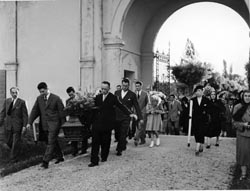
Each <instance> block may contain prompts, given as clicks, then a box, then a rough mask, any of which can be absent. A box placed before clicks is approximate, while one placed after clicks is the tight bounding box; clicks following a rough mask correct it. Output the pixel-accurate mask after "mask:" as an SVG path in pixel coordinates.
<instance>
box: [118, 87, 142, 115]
mask: <svg viewBox="0 0 250 191" xmlns="http://www.w3.org/2000/svg"><path fill="white" fill-rule="evenodd" d="M115 95H116V96H118V99H119V101H120V102H121V103H122V104H123V105H124V106H126V107H127V108H128V109H129V110H130V111H132V110H133V108H134V109H135V111H136V114H137V117H138V120H141V119H142V114H141V110H140V107H139V104H138V101H137V97H136V94H135V93H134V92H132V91H131V90H128V92H127V94H126V95H125V96H124V97H123V98H122V90H118V91H116V92H115ZM126 118H128V116H127V115H124V113H123V112H122V111H121V110H120V109H119V108H117V110H116V119H117V120H122V119H126Z"/></svg>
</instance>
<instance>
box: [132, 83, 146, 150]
mask: <svg viewBox="0 0 250 191" xmlns="http://www.w3.org/2000/svg"><path fill="white" fill-rule="evenodd" d="M142 86H143V84H142V82H141V81H137V82H135V89H136V96H137V100H138V103H139V107H140V110H141V113H142V117H143V124H142V125H140V124H138V123H137V128H136V135H135V142H134V144H135V146H137V145H138V142H139V139H140V140H141V142H140V143H139V144H145V143H146V141H145V138H146V132H145V130H146V121H147V114H146V106H147V104H148V102H149V99H148V94H147V92H146V91H144V90H142Z"/></svg>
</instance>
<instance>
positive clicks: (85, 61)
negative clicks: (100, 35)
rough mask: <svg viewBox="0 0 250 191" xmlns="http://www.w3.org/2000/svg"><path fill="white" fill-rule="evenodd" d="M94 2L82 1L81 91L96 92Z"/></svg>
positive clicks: (89, 0)
mask: <svg viewBox="0 0 250 191" xmlns="http://www.w3.org/2000/svg"><path fill="white" fill-rule="evenodd" d="M94 3H95V2H94V1H92V0H80V17H81V18H80V19H81V23H80V39H81V40H80V84H79V89H80V90H81V91H88V92H90V91H93V90H94V63H95V59H94Z"/></svg>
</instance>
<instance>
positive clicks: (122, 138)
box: [115, 78, 143, 156]
mask: <svg viewBox="0 0 250 191" xmlns="http://www.w3.org/2000/svg"><path fill="white" fill-rule="evenodd" d="M115 95H116V96H118V99H119V100H120V102H121V103H122V104H123V105H124V106H126V107H127V108H128V109H129V110H130V111H132V110H133V108H134V109H135V111H136V114H137V117H138V120H139V123H140V124H142V123H143V118H142V114H141V110H140V107H139V104H138V101H137V97H136V94H135V93H134V92H132V91H131V90H129V80H128V79H126V78H125V79H123V80H122V89H121V90H119V91H116V92H115ZM129 126H130V117H129V116H128V115H124V113H123V112H121V110H119V108H117V110H116V127H115V128H116V130H117V131H118V144H117V147H116V151H117V154H116V155H117V156H121V155H122V151H124V150H126V144H127V140H126V137H127V133H128V129H129Z"/></svg>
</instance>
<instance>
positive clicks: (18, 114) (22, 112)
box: [0, 98, 28, 132]
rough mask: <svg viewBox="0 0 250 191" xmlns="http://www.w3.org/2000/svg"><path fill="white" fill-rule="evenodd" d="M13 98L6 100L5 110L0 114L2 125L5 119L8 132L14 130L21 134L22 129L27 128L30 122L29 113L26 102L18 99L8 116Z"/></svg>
mask: <svg viewBox="0 0 250 191" xmlns="http://www.w3.org/2000/svg"><path fill="white" fill-rule="evenodd" d="M11 102H12V98H8V99H6V100H5V102H4V105H3V108H2V110H1V113H0V125H2V124H3V122H4V119H5V127H6V129H7V130H13V131H15V132H20V131H21V130H22V127H25V126H26V125H27V122H28V111H27V107H26V104H25V101H24V100H22V99H20V98H17V100H16V102H15V104H14V105H13V107H12V110H11V114H10V115H7V112H8V110H9V107H10V104H11Z"/></svg>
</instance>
